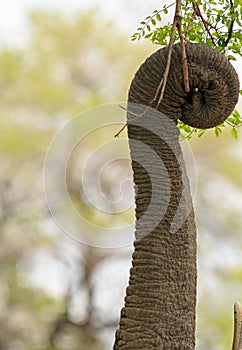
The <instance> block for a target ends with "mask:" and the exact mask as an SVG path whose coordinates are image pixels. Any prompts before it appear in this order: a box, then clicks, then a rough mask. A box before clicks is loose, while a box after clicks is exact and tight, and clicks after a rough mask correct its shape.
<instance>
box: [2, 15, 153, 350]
mask: <svg viewBox="0 0 242 350" xmlns="http://www.w3.org/2000/svg"><path fill="white" fill-rule="evenodd" d="M29 20H30V32H29V34H30V35H29V41H28V43H27V45H26V46H25V47H23V49H17V48H15V47H1V48H0V85H1V100H0V107H1V108H0V110H1V118H0V128H1V139H0V159H1V170H0V183H1V185H0V199H1V200H0V234H1V245H0V256H1V264H0V268H1V279H0V300H1V302H0V310H1V312H0V315H1V316H0V349H4V350H8V349H19V350H21V349H24V350H32V349H35V350H36V349H46V350H47V349H48V350H52V349H60V350H64V349H68V350H71V349H72V350H79V349H82V350H85V349H93V350H97V349H98V350H99V349H102V348H104V347H103V343H104V338H103V333H105V330H108V329H109V328H110V327H111V328H112V327H115V326H116V323H117V320H116V319H115V316H114V317H113V318H112V317H111V318H110V319H108V320H106V319H105V318H104V317H101V312H100V310H99V309H100V305H99V304H100V301H99V304H97V295H98V296H99V298H100V297H101V296H100V293H99V291H98V290H97V288H98V287H97V284H96V283H95V278H96V279H98V276H101V275H102V273H103V270H102V268H101V265H102V264H104V262H105V260H106V259H110V258H111V257H112V256H113V254H114V252H111V251H107V250H102V251H98V250H97V249H94V248H90V247H85V246H81V245H79V244H77V243H75V244H74V242H72V241H71V239H70V238H67V237H65V236H64V234H63V233H62V232H60V230H59V229H58V228H57V226H55V224H53V221H52V219H51V217H50V213H49V212H48V210H47V208H46V204H45V202H44V195H43V185H42V168H43V160H44V157H45V155H46V152H47V149H48V145H49V143H50V141H51V138H52V137H53V134H54V133H55V132H56V130H57V128H58V127H59V126H60V125H61V124H63V122H64V121H66V120H68V119H70V118H71V117H72V116H73V115H75V114H77V113H79V112H80V111H81V110H83V109H85V108H88V107H91V106H93V105H97V104H100V103H104V102H111V101H113V100H114V99H115V100H117V99H118V100H123V99H124V98H125V97H126V85H127V84H126V82H127V80H129V79H130V78H131V74H132V72H133V70H134V67H135V66H136V64H137V62H138V61H139V60H140V59H141V58H142V57H145V56H146V55H147V51H149V48H148V46H146V48H142V49H141V48H139V47H138V46H136V47H135V46H133V45H132V46H131V45H130V43H129V42H128V41H127V39H126V38H125V36H123V35H122V34H121V33H119V32H118V31H117V30H116V29H115V27H114V26H113V24H112V23H106V22H105V21H104V20H102V19H101V18H100V17H98V13H97V10H95V11H94V10H93V11H90V12H88V13H78V14H76V15H75V16H74V17H72V18H69V17H68V16H65V15H64V14H61V13H50V12H45V11H37V12H33V13H31V14H30V16H29ZM120 52H125V53H126V52H127V53H128V54H125V55H122V59H121V58H120ZM131 58H132V59H131ZM71 171H73V169H70V172H71ZM70 179H72V176H71V175H70ZM72 196H73V197H74V199H75V200H76V201H81V198H80V195H79V193H78V191H77V192H76V193H74V192H73V193H72ZM90 210H91V209H90ZM90 215H91V214H90ZM126 254H127V253H126V251H121V252H119V255H117V253H116V260H120V261H121V262H122V261H123V260H124V258H125V256H126ZM97 271H99V272H97ZM100 278H101V277H100ZM119 283H120V281H119ZM121 283H122V282H121ZM119 293H122V290H120V291H119ZM103 307H104V308H107V307H108V304H107V303H106V305H104V306H103ZM109 307H110V306H109ZM98 310H99V311H98Z"/></svg>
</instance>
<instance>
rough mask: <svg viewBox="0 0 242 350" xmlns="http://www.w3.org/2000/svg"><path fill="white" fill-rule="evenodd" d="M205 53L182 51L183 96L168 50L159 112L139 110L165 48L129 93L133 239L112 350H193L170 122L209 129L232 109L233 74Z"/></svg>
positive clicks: (191, 286)
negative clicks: (184, 54) (186, 72)
mask: <svg viewBox="0 0 242 350" xmlns="http://www.w3.org/2000/svg"><path fill="white" fill-rule="evenodd" d="M201 50H202V51H203V50H205V54H206V57H207V60H204V56H203V55H202V54H201V53H200V51H201ZM211 50H212V49H208V50H207V47H206V46H204V45H198V44H188V45H187V54H188V66H189V79H190V81H189V83H190V87H191V91H192V92H191V93H189V94H187V93H185V91H184V88H183V87H184V85H183V77H182V67H181V64H180V62H181V55H180V46H179V45H175V46H174V48H173V55H172V63H171V68H170V73H169V79H168V83H167V88H166V92H165V96H164V100H163V101H162V103H161V104H160V105H159V107H158V108H157V110H154V109H151V108H148V109H147V107H144V106H148V105H149V103H150V101H151V100H152V99H153V97H154V96H155V92H156V89H157V86H158V85H159V82H160V80H161V78H162V76H163V74H164V69H165V65H166V57H167V49H161V50H159V51H157V52H156V53H154V54H153V55H152V56H151V57H149V58H148V59H147V60H146V62H145V63H144V64H143V65H142V66H141V67H140V69H139V70H138V72H137V73H136V75H135V78H134V79H133V82H132V84H131V87H130V91H129V104H128V111H129V112H128V115H127V118H128V136H129V144H130V151H131V159H132V168H133V173H134V183H135V193H136V199H135V201H136V232H135V236H136V240H135V242H134V253H133V261H132V268H131V270H130V279H129V286H128V287H127V291H126V297H125V306H124V308H123V309H122V310H121V318H120V325H119V329H118V330H117V331H116V339H115V344H114V350H136V349H137V350H138V349H139V350H141V349H146V350H148V349H153V350H168V349H170V350H192V349H194V348H195V314H196V282H197V271H196V251H197V249H196V227H195V220H194V211H193V206H192V199H191V195H190V190H189V183H188V178H187V174H186V170H185V165H184V161H183V156H182V151H181V148H180V144H179V140H178V138H179V131H178V129H177V126H176V123H177V119H178V118H179V119H181V120H184V121H185V122H186V123H187V124H189V122H188V121H187V120H188V119H189V118H191V123H190V124H191V125H192V126H194V127H203V126H202V125H204V128H207V127H212V126H214V125H217V124H220V123H221V122H222V121H223V120H225V119H226V117H227V116H228V115H229V114H230V113H231V111H232V110H233V108H234V105H235V104H236V102H237V99H238V90H239V86H238V79H237V75H236V73H235V71H234V70H233V68H231V67H232V66H230V64H228V61H227V60H226V62H225V60H224V59H223V58H221V56H220V54H218V53H217V52H214V51H213V50H212V51H213V52H211ZM211 60H212V63H211V62H210V61H211ZM217 66H218V67H217ZM223 66H225V67H223ZM218 71H219V73H217V72H218ZM231 75H232V77H230V76H231ZM224 77H225V78H224ZM195 88H196V89H195ZM194 89H195V91H196V93H195V92H194V93H193V90H194ZM197 89H198V93H197ZM216 89H217V90H216ZM228 94H229V96H230V103H228V101H227V100H228ZM236 94H237V95H236ZM211 96H212V97H211ZM225 97H226V100H225ZM218 104H219V107H218ZM154 105H156V104H154ZM194 110H195V112H194V113H193V111H194ZM199 111H200V113H198V112H199ZM142 113H143V114H142ZM187 113H188V114H187ZM134 114H136V115H141V117H139V118H134ZM211 118H212V119H213V121H211Z"/></svg>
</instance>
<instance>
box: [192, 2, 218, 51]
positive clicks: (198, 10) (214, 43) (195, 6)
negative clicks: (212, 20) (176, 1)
mask: <svg viewBox="0 0 242 350" xmlns="http://www.w3.org/2000/svg"><path fill="white" fill-rule="evenodd" d="M192 4H193V8H194V11H195V12H196V14H197V15H198V17H200V18H201V20H202V22H203V25H204V27H205V29H206V31H207V33H208V35H209V36H210V38H211V40H212V43H213V45H214V46H216V42H215V40H214V37H213V36H212V34H211V32H210V30H209V27H208V26H209V25H210V24H209V23H208V22H207V21H206V20H205V18H204V17H203V15H202V13H201V10H200V8H199V6H198V4H197V2H196V1H193V2H192Z"/></svg>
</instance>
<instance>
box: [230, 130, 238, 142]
mask: <svg viewBox="0 0 242 350" xmlns="http://www.w3.org/2000/svg"><path fill="white" fill-rule="evenodd" d="M231 135H232V137H233V138H234V139H236V140H237V138H238V131H237V129H235V128H232V129H231Z"/></svg>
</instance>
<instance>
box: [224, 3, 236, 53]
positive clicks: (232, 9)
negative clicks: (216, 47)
mask: <svg viewBox="0 0 242 350" xmlns="http://www.w3.org/2000/svg"><path fill="white" fill-rule="evenodd" d="M230 10H231V15H232V14H233V13H234V3H233V0H230ZM233 28H234V20H233V19H232V21H231V23H230V27H229V31H228V37H227V39H226V40H225V43H224V46H225V47H226V46H227V45H228V43H229V41H230V39H231V38H232V34H233Z"/></svg>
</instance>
